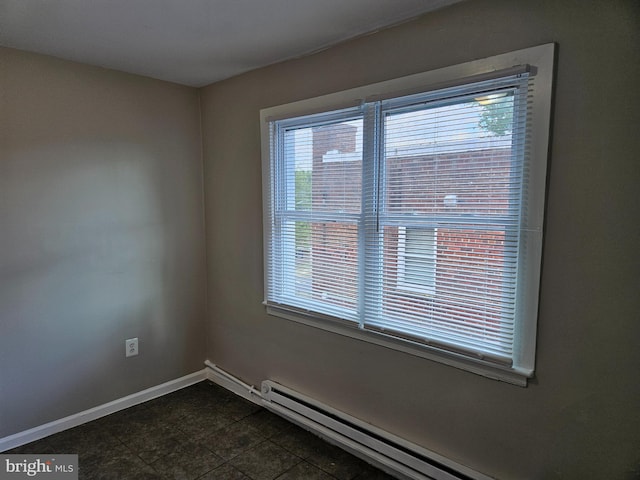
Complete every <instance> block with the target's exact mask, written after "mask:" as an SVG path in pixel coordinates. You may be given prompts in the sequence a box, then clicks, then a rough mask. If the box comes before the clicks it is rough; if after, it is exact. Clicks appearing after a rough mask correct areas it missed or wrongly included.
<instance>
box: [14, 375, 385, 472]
mask: <svg viewBox="0 0 640 480" xmlns="http://www.w3.org/2000/svg"><path fill="white" fill-rule="evenodd" d="M5 453H25V454H28V453H42V454H56V453H57V454H63V453H77V454H78V455H79V464H80V465H79V466H80V478H81V479H91V480H93V479H109V480H112V479H113V480H125V479H136V480H147V479H148V480H151V479H187V480H192V479H200V480H227V479H233V480H235V479H238V480H240V479H242V480H251V479H254V480H271V479H278V480H292V479H304V480H332V479H338V480H354V479H357V480H368V479H370V480H391V479H392V477H390V476H388V475H386V474H385V473H383V472H381V471H379V470H376V469H375V468H373V467H371V466H370V465H368V464H366V463H365V462H363V461H362V460H360V459H358V458H356V457H354V456H352V455H350V454H348V453H346V452H345V451H343V450H341V449H339V448H337V447H335V446H333V445H330V444H329V443H327V442H324V441H323V440H321V439H320V438H318V437H316V436H314V435H313V434H311V433H309V432H307V431H305V430H303V429H301V428H299V427H297V426H295V425H293V424H291V423H289V422H287V421H285V420H284V419H282V418H280V417H279V416H277V415H274V414H272V413H271V412H268V411H267V410H265V409H263V408H260V407H259V406H257V405H254V404H253V403H251V402H248V401H246V400H244V399H242V398H240V397H238V396H236V395H234V394H233V393H231V392H229V391H227V390H225V389H223V388H221V387H219V386H217V385H215V384H213V383H211V382H201V383H198V384H196V385H193V386H191V387H187V388H184V389H182V390H179V391H177V392H174V393H171V394H169V395H165V396H163V397H160V398H157V399H155V400H151V401H149V402H146V403H143V404H140V405H136V406H135V407H131V408H129V409H126V410H122V411H120V412H118V413H114V414H112V415H109V416H107V417H103V418H101V419H98V420H95V421H93V422H90V423H87V424H85V425H81V426H79V427H76V428H72V429H70V430H66V431H64V432H60V433H57V434H55V435H51V436H50V437H47V438H44V439H42V440H38V441H36V442H33V443H30V444H27V445H24V446H22V447H18V448H15V449H13V450H11V451H9V452H5Z"/></svg>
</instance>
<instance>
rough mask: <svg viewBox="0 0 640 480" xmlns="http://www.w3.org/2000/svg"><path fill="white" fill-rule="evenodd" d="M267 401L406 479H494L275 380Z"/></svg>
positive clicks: (267, 387) (266, 388)
mask: <svg viewBox="0 0 640 480" xmlns="http://www.w3.org/2000/svg"><path fill="white" fill-rule="evenodd" d="M261 390H262V397H263V405H264V406H265V407H266V408H268V409H269V410H271V411H273V412H274V413H277V414H279V415H281V416H283V417H284V418H286V419H288V420H290V421H292V422H293V423H296V424H297V425H299V426H301V427H302V428H305V429H307V430H310V431H313V432H315V433H316V434H318V435H320V436H322V437H323V438H325V439H327V440H328V441H330V442H332V443H334V444H336V445H338V446H340V447H342V448H343V449H345V450H347V451H349V452H350V453H352V454H354V455H356V456H358V457H360V458H362V459H364V460H365V461H367V462H369V463H371V464H373V465H375V466H376V467H378V468H380V469H382V470H384V471H386V472H387V473H389V474H391V475H393V476H395V477H398V478H400V479H405V480H409V479H410V480H426V479H431V480H468V479H473V480H490V477H488V476H486V475H484V474H481V473H479V472H476V471H474V470H472V469H470V468H468V467H465V466H463V465H460V464H458V463H456V462H453V461H452V460H450V459H448V458H445V457H443V456H441V455H438V454H437V453H435V452H430V451H428V450H426V449H423V448H421V447H419V446H417V445H414V444H412V443H410V442H408V441H406V440H404V439H402V438H399V437H397V436H395V435H393V434H391V433H389V432H385V431H384V430H381V429H379V428H377V427H374V426H373V425H370V424H368V423H366V422H363V421H361V420H359V419H357V418H354V417H352V416H351V415H348V414H346V413H344V412H340V411H338V410H336V409H334V408H332V407H330V406H328V405H324V404H322V403H320V402H318V401H316V400H314V399H312V398H309V397H307V396H305V395H303V394H301V393H298V392H296V391H294V390H291V389H290V388H287V387H284V386H282V385H280V384H278V383H275V382H273V381H271V380H266V381H264V382H262V389H261Z"/></svg>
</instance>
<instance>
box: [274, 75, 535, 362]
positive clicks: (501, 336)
mask: <svg viewBox="0 0 640 480" xmlns="http://www.w3.org/2000/svg"><path fill="white" fill-rule="evenodd" d="M529 70H530V69H529V68H518V69H517V73H514V72H513V69H511V70H510V71H509V72H508V73H505V74H504V75H493V76H492V77H491V78H488V79H484V78H483V79H480V80H478V79H477V78H474V81H469V82H465V81H459V82H457V84H455V85H453V86H447V87H446V88H437V89H429V90H428V91H425V92H424V93H412V94H411V95H404V96H401V97H395V98H394V97H393V96H391V95H384V96H383V97H380V98H382V99H380V100H373V101H368V102H367V101H365V102H362V103H361V104H360V105H359V106H357V107H350V108H345V109H338V110H330V111H326V112H322V111H320V112H319V113H314V114H310V115H303V116H291V117H286V116H281V117H279V118H276V119H272V120H269V121H268V125H269V147H268V150H269V157H268V165H267V168H266V170H265V172H266V175H267V179H268V184H267V189H268V192H269V195H268V196H267V197H266V198H265V200H266V205H265V212H266V216H265V219H266V222H267V223H268V224H267V225H266V226H265V227H266V232H265V233H266V234H265V239H266V290H265V291H266V304H267V305H268V306H269V307H271V308H272V309H273V310H272V312H273V311H278V310H282V311H286V312H290V313H291V312H294V313H297V314H300V315H303V316H310V317H313V318H318V319H321V320H322V321H329V322H331V323H334V324H343V325H345V326H346V327H347V328H348V326H349V325H351V326H352V327H353V328H357V329H358V330H359V331H361V332H364V334H366V332H370V335H374V336H375V335H381V336H382V338H388V339H392V340H393V339H395V341H399V342H402V341H406V342H408V344H410V345H412V346H413V347H415V346H419V345H422V348H424V349H425V350H428V351H433V352H443V353H445V354H449V355H453V356H456V357H461V358H467V359H472V360H473V359H475V360H476V361H481V362H483V363H485V364H493V365H496V366H498V367H499V368H506V369H513V368H520V369H523V370H525V369H526V368H527V367H532V364H533V361H532V356H531V351H532V348H531V345H535V332H534V334H533V339H531V338H530V336H531V323H532V321H531V319H530V318H528V317H527V315H531V308H530V304H531V292H537V282H538V281H539V279H538V277H537V276H535V275H532V270H536V269H535V268H532V265H533V266H534V267H535V265H536V263H537V265H538V266H539V261H540V258H539V249H540V244H541V235H542V231H541V225H538V224H537V223H536V222H540V218H539V216H537V217H536V216H532V215H531V212H532V211H535V212H537V211H539V204H540V198H541V197H540V193H539V189H540V168H539V167H537V166H536V168H534V169H533V170H534V171H535V175H532V174H531V172H532V163H531V158H532V155H531V139H532V135H531V133H532V131H534V130H535V128H533V127H532V124H533V123H532V122H534V120H535V118H534V115H533V112H534V109H533V106H534V105H535V104H536V101H537V99H536V98H535V95H534V93H535V91H536V88H535V75H530V74H529ZM533 70H535V69H533ZM414 91H415V89H414ZM545 141H546V138H545ZM543 170H544V169H543ZM534 177H535V178H534ZM534 180H535V181H534ZM542 185H543V186H544V184H542ZM532 199H534V200H535V205H534V203H533V202H532V201H531V200H532ZM538 268H539V267H538ZM532 282H533V283H532ZM533 324H534V325H535V319H534V321H533ZM372 338H375V337H372ZM523 352H528V353H526V355H525V354H523ZM525 357H526V358H525Z"/></svg>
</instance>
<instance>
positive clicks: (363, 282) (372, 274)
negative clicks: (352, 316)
mask: <svg viewBox="0 0 640 480" xmlns="http://www.w3.org/2000/svg"><path fill="white" fill-rule="evenodd" d="M380 132H381V128H380V103H379V102H376V103H368V104H366V105H365V108H364V132H363V162H362V169H363V171H362V182H363V185H362V223H361V228H360V232H359V247H360V250H359V251H360V276H359V292H358V293H359V296H358V299H359V307H360V308H359V313H360V318H359V327H360V328H364V325H365V322H366V319H367V318H375V317H377V316H379V314H380V311H381V308H382V296H381V291H382V284H381V278H382V276H381V274H380V269H381V268H382V265H381V262H380V257H381V251H380V250H381V249H380V225H379V217H378V215H379V207H380V205H379V199H380V191H379V185H380Z"/></svg>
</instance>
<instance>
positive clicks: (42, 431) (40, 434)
mask: <svg viewBox="0 0 640 480" xmlns="http://www.w3.org/2000/svg"><path fill="white" fill-rule="evenodd" d="M208 370H209V369H207V368H204V369H202V370H200V371H198V372H195V373H192V374H189V375H185V376H184V377H180V378H177V379H175V380H170V381H168V382H165V383H163V384H161V385H157V386H155V387H151V388H147V389H146V390H142V391H141V392H137V393H133V394H131V395H127V396H126V397H122V398H118V399H117V400H113V401H112V402H109V403H105V404H103V405H98V406H97V407H93V408H90V409H89V410H84V411H82V412H79V413H76V414H73V415H69V416H68V417H64V418H61V419H59V420H54V421H53V422H49V423H45V424H44V425H40V426H38V427H34V428H30V429H29V430H25V431H23V432H18V433H15V434H13V435H9V436H8V437H4V438H0V452H4V451H6V450H10V449H12V448H15V447H19V446H21V445H24V444H27V443H30V442H34V441H36V440H40V439H41V438H44V437H48V436H49V435H53V434H54V433H58V432H61V431H63V430H67V429H69V428H73V427H77V426H78V425H82V424H84V423H87V422H91V421H92V420H97V419H98V418H101V417H104V416H106V415H110V414H112V413H115V412H118V411H120V410H124V409H125V408H129V407H133V406H134V405H138V404H139V403H143V402H146V401H148V400H153V399H154V398H157V397H161V396H162V395H166V394H168V393H171V392H175V391H176V390H180V389H181V388H185V387H188V386H189V385H193V384H194V383H198V382H201V381H203V380H206V379H207V378H208Z"/></svg>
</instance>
